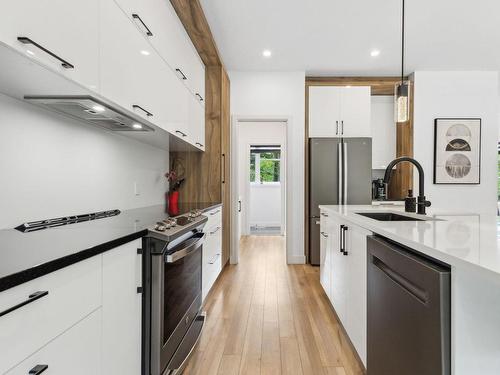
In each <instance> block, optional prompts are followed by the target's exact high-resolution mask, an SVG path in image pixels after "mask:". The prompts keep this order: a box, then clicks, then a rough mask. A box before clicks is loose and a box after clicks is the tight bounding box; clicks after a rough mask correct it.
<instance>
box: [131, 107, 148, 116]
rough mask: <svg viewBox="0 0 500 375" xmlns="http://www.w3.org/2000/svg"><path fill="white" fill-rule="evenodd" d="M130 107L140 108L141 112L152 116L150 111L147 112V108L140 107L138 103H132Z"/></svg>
mask: <svg viewBox="0 0 500 375" xmlns="http://www.w3.org/2000/svg"><path fill="white" fill-rule="evenodd" d="M132 108H133V109H140V110H141V111H142V112H144V113H145V114H146V116H148V117H150V116H153V114H152V113H151V112H149V111H148V110H146V109H144V108H142V107H141V106H140V105H138V104H134V105H132Z"/></svg>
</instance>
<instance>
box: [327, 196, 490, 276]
mask: <svg viewBox="0 0 500 375" xmlns="http://www.w3.org/2000/svg"><path fill="white" fill-rule="evenodd" d="M320 209H321V210H324V211H327V212H328V213H329V214H331V215H333V216H337V217H340V219H341V220H345V221H348V222H351V223H352V224H354V225H358V226H360V227H362V228H365V229H368V230H369V231H371V232H373V233H377V234H379V235H381V236H384V237H386V238H388V239H391V240H393V241H395V242H398V243H400V244H402V245H405V246H407V247H409V248H412V249H414V250H417V251H419V252H421V253H423V254H425V255H428V256H430V257H432V258H435V259H438V260H440V261H442V262H445V263H447V264H449V265H451V266H452V267H460V268H469V269H471V270H473V269H475V270H479V271H483V273H492V274H493V275H495V276H496V277H500V231H499V220H498V218H497V216H494V215H479V214H456V213H453V214H452V213H446V212H437V211H436V212H434V211H433V210H431V209H428V214H427V215H426V217H427V218H430V219H439V220H430V221H378V220H375V219H370V218H368V217H364V216H361V215H357V213H358V212H395V213H399V214H402V215H408V216H412V215H413V216H415V217H417V218H419V217H421V216H420V215H416V214H409V213H406V212H404V207H399V206H393V207H384V206H370V205H363V206H355V205H344V206H339V205H336V206H327V205H324V206H320ZM424 218H425V217H424Z"/></svg>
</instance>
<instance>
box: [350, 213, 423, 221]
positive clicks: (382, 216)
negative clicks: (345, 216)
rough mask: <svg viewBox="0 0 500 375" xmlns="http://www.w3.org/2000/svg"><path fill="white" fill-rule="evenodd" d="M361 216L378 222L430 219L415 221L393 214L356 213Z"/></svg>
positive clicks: (414, 218)
mask: <svg viewBox="0 0 500 375" xmlns="http://www.w3.org/2000/svg"><path fill="white" fill-rule="evenodd" d="M356 214H358V215H361V216H366V217H369V218H370V219H375V220H378V221H425V220H432V219H427V218H426V219H417V218H416V217H413V216H406V215H399V214H396V213H393V212H356Z"/></svg>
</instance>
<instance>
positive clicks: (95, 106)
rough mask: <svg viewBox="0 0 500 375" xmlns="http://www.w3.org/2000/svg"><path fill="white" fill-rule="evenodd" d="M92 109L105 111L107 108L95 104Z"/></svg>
mask: <svg viewBox="0 0 500 375" xmlns="http://www.w3.org/2000/svg"><path fill="white" fill-rule="evenodd" d="M92 109H93V110H94V111H96V112H104V111H105V110H106V109H105V108H104V107H103V106H102V105H94V106H92Z"/></svg>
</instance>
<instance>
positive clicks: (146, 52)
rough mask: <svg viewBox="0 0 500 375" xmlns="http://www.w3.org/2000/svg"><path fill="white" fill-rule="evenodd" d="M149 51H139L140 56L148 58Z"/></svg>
mask: <svg viewBox="0 0 500 375" xmlns="http://www.w3.org/2000/svg"><path fill="white" fill-rule="evenodd" d="M149 53H150V52H149V51H146V50H142V51H141V55H144V56H149Z"/></svg>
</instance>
